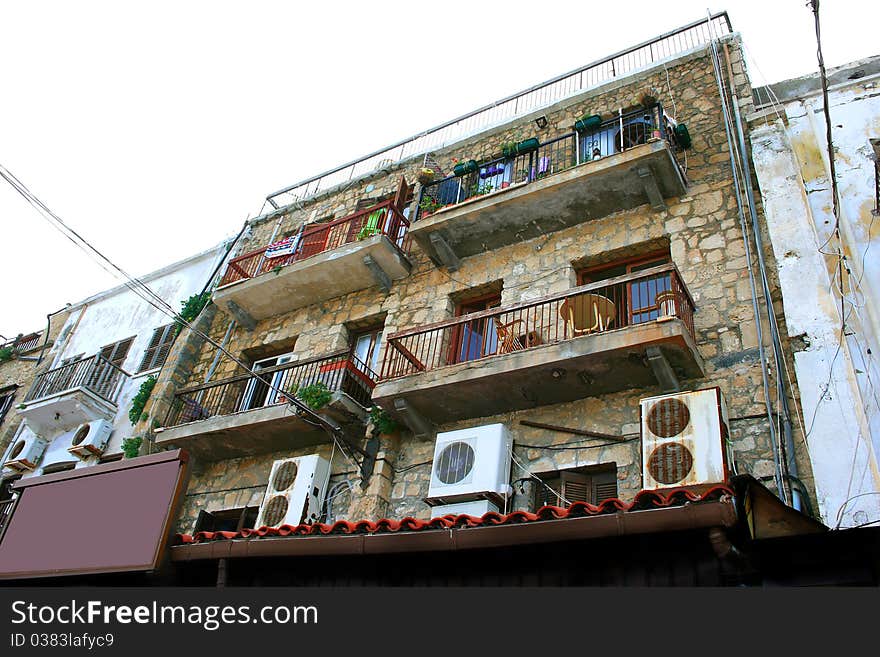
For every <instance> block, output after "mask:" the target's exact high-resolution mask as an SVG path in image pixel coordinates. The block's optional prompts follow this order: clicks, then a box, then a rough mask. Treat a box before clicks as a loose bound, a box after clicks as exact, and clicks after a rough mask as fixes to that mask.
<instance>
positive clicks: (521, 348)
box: [141, 23, 815, 533]
mask: <svg viewBox="0 0 880 657" xmlns="http://www.w3.org/2000/svg"><path fill="white" fill-rule="evenodd" d="M719 25H721V24H720V23H716V24H715V26H714V27H715V29H718V30H719V31H720V32H726V30H723V26H721V27H719ZM705 27H706V26H705V25H704V26H703V29H705ZM707 44H708V40H707V39H704V40H703V41H701V42H699V43H696V42H695V41H692V42H691V46H690V47H688V46H687V45H683V46H680V47H679V51H678V52H675V53H674V54H672V55H671V56H668V57H666V58H661V57H660V56H655V57H656V60H657V61H654V62H653V63H652V62H651V61H650V59H648V60H647V61H645V59H644V58H645V54H644V51H645V49H643V52H640V53H637V54H636V55H635V56H640V57H642V58H643V59H642V60H641V61H640V62H637V63H636V64H633V63H632V62H630V64H629V67H630V69H631V70H630V71H629V72H625V73H623V74H620V73H618V74H616V75H614V76H613V77H612V76H607V77H608V78H609V79H607V80H604V81H601V82H599V83H596V84H586V85H585V86H586V87H588V88H587V89H585V90H584V91H582V92H579V93H574V94H569V95H568V96H567V97H565V98H563V99H561V100H559V101H557V102H555V103H553V104H551V105H549V106H544V107H540V108H539V109H536V110H535V111H532V112H526V113H520V115H519V116H516V117H515V118H514V119H513V120H509V121H506V122H502V123H501V124H499V125H496V126H493V127H491V128H489V129H485V130H481V131H477V132H476V133H475V134H473V135H470V136H466V137H464V138H461V139H458V140H454V141H453V143H450V144H449V145H447V146H444V147H442V148H435V149H433V150H432V151H431V152H430V155H429V157H428V158H425V157H424V156H423V155H421V154H420V155H417V156H413V157H409V158H403V159H401V160H399V161H393V160H387V161H386V162H383V163H381V164H382V167H381V168H379V169H377V170H375V171H371V172H369V173H366V174H364V175H360V176H353V177H352V179H351V180H347V181H346V182H344V183H342V184H336V185H332V184H330V185H329V186H327V183H325V182H323V181H322V182H321V183H318V184H321V185H323V186H322V188H321V189H318V191H317V192H313V188H314V187H315V184H314V183H312V188H310V184H309V183H307V184H305V185H302V186H300V187H299V188H297V189H296V190H293V191H290V190H288V191H286V192H284V193H281V194H278V195H276V196H275V197H274V198H273V204H275V205H279V207H278V208H277V209H275V210H273V211H272V212H270V213H268V214H265V215H263V216H261V217H258V218H257V219H255V220H252V221H251V222H250V223H251V229H252V230H251V233H250V235H249V237H248V238H247V240H246V241H243V242H242V243H241V244H240V246H239V249H238V252H239V255H238V256H237V257H236V258H234V259H233V260H232V261H231V262H230V264H229V266H228V268H227V270H226V274H225V276H224V278H223V280H222V281H221V282H220V285H219V286H218V288H217V289H216V290H215V291H214V295H213V300H214V303H215V305H216V307H217V310H216V311H215V313H214V314H213V315H212V316H211V317H210V318H202V321H203V325H204V326H205V327H206V328H207V332H208V333H209V335H210V336H211V338H212V339H213V341H214V342H215V343H216V344H222V345H223V346H224V348H225V350H226V351H227V352H228V353H229V354H232V355H233V356H235V357H237V360H239V361H240V362H235V360H233V359H232V358H230V357H229V356H228V355H227V354H223V353H220V352H218V350H217V349H216V347H215V346H214V345H212V344H210V343H205V342H203V341H201V342H202V343H201V346H199V344H198V343H199V342H200V340H199V339H198V338H196V337H194V336H191V338H190V342H189V343H188V344H189V346H188V347H187V349H186V354H185V355H186V358H187V359H189V361H190V362H191V363H192V367H191V374H190V375H189V377H188V378H187V380H185V381H182V382H179V383H177V384H176V385H175V386H171V385H166V386H164V387H163V382H162V381H160V385H159V388H158V389H161V390H164V395H162V394H160V395H156V396H155V398H154V400H153V402H154V405H153V407H152V409H151V411H150V413H151V416H150V420H149V422H151V423H154V424H158V425H160V428H159V429H158V430H157V431H156V432H155V434H154V441H155V446H156V447H159V448H161V447H181V448H185V449H187V450H188V451H189V452H190V453H191V454H192V455H193V456H194V459H195V471H194V474H193V476H192V478H191V481H190V485H189V489H188V492H187V494H186V499H185V502H184V506H183V511H182V514H181V517H180V520H179V523H178V525H177V527H178V530H179V531H181V532H183V533H192V532H195V531H198V530H203V529H212V528H215V527H216V528H221V527H223V528H227V529H230V528H231V529H234V528H236V527H247V526H250V524H251V523H253V522H255V520H256V513H257V508H258V507H259V506H260V503H261V501H262V500H263V496H264V493H265V491H266V485H267V482H268V479H269V475H270V470H271V469H272V464H273V463H274V462H275V461H277V460H280V459H284V458H288V457H295V456H302V455H307V454H318V455H320V456H321V457H323V458H324V459H326V460H328V461H330V463H331V466H330V468H331V472H330V478H329V484H328V491H329V492H328V494H327V503H326V505H325V508H324V512H325V513H324V514H323V516H322V517H323V518H324V519H325V520H326V521H327V522H332V521H334V520H340V519H343V520H350V521H356V520H360V519H378V518H385V517H387V518H397V519H400V518H404V517H408V516H411V517H415V518H418V519H428V518H430V517H431V512H432V510H431V506H430V505H429V504H427V503H426V502H425V499H426V498H427V497H428V495H429V485H430V480H431V471H432V459H433V455H434V447H435V438H436V435H437V433H443V432H448V431H454V430H456V429H461V428H467V427H474V426H478V425H489V424H496V423H501V424H503V425H504V426H505V427H507V430H508V431H509V432H510V435H511V437H512V441H513V464H512V470H511V475H510V483H511V485H512V492H513V494H512V496H510V497H509V498H508V499H506V500H504V501H499V502H498V504H499V511H502V512H503V511H505V510H507V511H511V510H534V509H535V508H537V506H541V505H543V504H544V503H546V502H554V503H560V498H559V497H558V496H556V497H554V494H553V492H552V491H548V490H547V486H545V484H547V485H548V486H549V487H550V488H553V490H554V491H556V493H558V494H561V493H562V488H561V486H562V484H561V481H563V480H565V479H567V478H568V477H567V476H570V475H574V477H573V478H572V479H576V480H577V481H579V482H586V485H587V486H588V488H590V490H588V491H586V492H585V493H583V497H581V498H578V499H583V500H585V501H589V502H598V501H601V499H604V497H618V498H620V499H621V500H624V501H631V500H632V499H633V498H634V496H635V495H636V493H638V492H639V491H640V490H641V489H642V488H643V481H642V470H641V444H640V441H639V435H640V404H639V402H640V399H642V398H646V397H651V396H656V395H660V394H662V393H665V392H672V391H677V390H682V391H687V390H698V389H706V388H712V387H716V386H717V387H718V388H720V390H721V392H722V394H723V396H724V398H725V400H726V404H727V409H728V413H729V416H730V423H729V425H730V443H729V444H730V447H731V450H732V462H731V464H730V466H731V468H734V467H735V469H736V471H737V472H739V473H749V474H751V475H753V476H754V477H755V478H758V479H760V480H761V481H763V482H765V483H767V484H768V485H769V486H770V487H771V488H775V485H776V481H778V478H777V477H775V474H776V473H777V466H776V465H775V462H776V461H780V460H783V459H781V458H780V456H779V450H780V448H779V447H777V448H776V449H775V451H776V453H774V446H773V439H772V438H771V430H770V427H769V426H768V419H767V406H766V405H765V397H764V394H765V393H764V388H763V386H762V367H761V361H760V357H759V349H758V346H759V345H758V337H757V336H758V330H757V326H756V322H757V321H763V322H764V323H765V324H767V321H766V318H764V319H763V320H756V317H755V314H754V310H753V303H752V294H751V290H750V286H749V276H748V263H747V258H746V245H745V243H744V238H743V232H742V230H741V224H740V221H739V218H738V211H737V200H736V194H735V188H734V179H733V177H732V173H731V165H730V152H729V150H728V141H727V137H726V133H725V125H724V116H723V113H722V110H721V100H720V96H719V80H718V79H717V77H716V74H715V70H714V66H713V59H712V49H711V48H709V47H708V45H707ZM718 44H719V45H718V49H719V50H718V55H719V61H720V62H721V65H722V66H723V67H724V68H723V69H722V75H721V84H722V85H723V86H724V88H725V90H727V89H728V88H732V90H733V93H734V94H735V96H736V98H737V99H738V103H739V110H740V112H741V113H742V114H743V116H745V114H746V113H749V112H751V111H752V109H753V107H752V89H751V87H750V83H749V79H748V76H747V73H746V70H745V67H744V64H743V58H742V52H741V48H740V42H739V38H738V36H736V35H732V34H727V35H725V36H722V37H721V39H720V41H718ZM663 47H665V48H670V47H674V46H673V45H671V44H670V43H668V42H666V43H662V44H658V43H655V44H654V45H653V46H648V48H647V52H654V53H656V52H662V48H663ZM726 58H729V64H728V63H726V62H725V59H726ZM620 61H623V60H622V59H621V60H620ZM617 63H618V68H619V66H620V63H619V61H618V62H617ZM603 66H604V67H605V68H609V67H613V66H614V62H612V61H611V60H608V61H607V62H605V63H604V64H603ZM596 68H597V70H598V68H600V67H596ZM728 72H729V73H730V75H728ZM594 73H595V72H594V71H592V70H591V71H589V72H587V73H586V74H584V75H590V74H594ZM728 102H729V101H728ZM594 115H598V117H599V118H598V119H592V121H593V122H596V121H598V123H595V125H590V122H589V121H587V122H586V124H578V127H580V128H583V129H582V130H580V131H578V130H577V129H576V123H577V122H579V121H580V120H581V119H586V118H587V117H591V116H594ZM676 125H684V126H686V129H687V133H688V134H687V135H686V136H684V133H683V132H681V130H682V129H681V128H679V130H678V131H676V129H675V126H676ZM655 130H658V131H659V132H654V131H655ZM688 137H689V140H690V142H691V143H689V144H686V143H685V140H686V139H687V138H688ZM531 138H534V140H535V141H534V142H532V145H533V146H534V145H535V144H537V145H538V147H537V150H533V151H531V152H529V151H528V150H527V149H528V148H529V144H528V143H526V144H525V145H524V146H523V147H522V148H521V150H523V151H525V153H524V154H523V153H520V154H513V155H511V156H509V157H507V156H505V155H504V154H503V151H505V146H506V145H507V144H508V143H509V142H514V143H520V142H527V140H529V139H531ZM685 146H687V147H685ZM594 149H598V151H595V150H594ZM594 153H595V155H596V157H594ZM376 161H377V158H374V159H373V160H372V164H373V166H375V164H376ZM470 161H474V164H470V165H468V163H469V162H470ZM426 164H427V165H428V167H429V168H430V167H433V169H434V174H435V175H434V179H433V180H432V181H430V182H429V181H428V180H427V179H426V180H425V182H416V180H417V178H418V177H419V172H420V170H421V169H423V168H425V166H426ZM367 165H370V163H369V162H368V163H367ZM457 165H458V167H459V171H461V170H462V169H467V168H468V166H470V167H471V168H472V169H473V170H472V171H471V172H469V173H467V172H466V173H464V175H461V176H456V175H454V169H455V167H456V166H457ZM575 165H577V166H575ZM474 167H476V168H474ZM342 173H344V174H348V171H344V172H342ZM327 178H330V179H331V182H332V175H331V176H327ZM325 187H326V188H325ZM295 195H297V197H296V198H295V197H294V196H295ZM285 202H286V204H285ZM443 206H445V207H443ZM373 217H380V218H381V219H380V220H377V222H378V223H374V224H373V225H372V226H371V225H370V223H369V222H370V221H371V218H373ZM285 239H288V240H289V242H293V243H294V244H295V249H296V250H295V253H294V255H282V256H279V257H274V258H268V257H266V253H265V248H266V247H267V245H270V244H273V245H276V246H274V247H273V248H279V247H278V246H277V245H278V243H280V242H282V240H285ZM284 246H285V245H284V244H281V247H280V248H281V251H282V253H284ZM752 250H754V247H752ZM765 257H766V258H767V259H768V260H770V261H771V262H772V259H773V254H772V253H770V252H769V251H768V253H767V254H766V256H765ZM640 272H646V273H644V274H642V273H640ZM771 285H773V292H774V308H773V312H774V313H775V317H776V321H777V322H778V323H779V324H780V325H781V326H784V325H785V316H784V314H783V312H782V307H783V304H784V301H783V300H782V299H781V298H780V296H779V294H778V288H777V287H776V282H775V278H772V279H771ZM580 286H587V287H586V288H582V287H580ZM590 292H593V293H596V294H597V295H598V296H600V297H604V301H603V302H602V303H605V302H608V305H607V306H603V308H602V309H599V308H597V309H596V312H595V313H594V314H593V315H590V312H589V309H588V310H587V311H585V312H586V313H587V315H588V317H587V318H586V319H585V320H584V321H585V322H586V323H587V324H590V323H591V324H592V325H587V326H585V325H582V324H580V323H578V322H579V320H578V319H577V318H574V317H568V318H567V316H566V313H567V312H568V310H569V309H573V310H574V312H581V311H579V310H578V308H579V307H581V306H584V307H587V306H589V303H584V300H585V299H587V298H588V297H586V296H585V295H587V294H589V293H590ZM664 292H665V293H666V294H663V293H664ZM590 298H592V297H590ZM664 299H673V301H672V302H671V303H669V304H668V305H664ZM760 303H761V300H759V304H760ZM661 306H662V307H661ZM658 317H659V318H660V320H659V321H658V319H657V318H658ZM567 319H574V321H573V323H567V322H566V320H567ZM593 320H596V321H593ZM768 332H769V328H768V327H767V326H765V327H764V335H765V336H766V335H767V334H768ZM182 344H183V343H181V345H182ZM181 348H183V347H181ZM783 349H785V350H786V353H788V354H789V356H790V345H789V344H787V343H784V344H783ZM353 359H354V360H353ZM242 363H244V364H245V365H247V366H248V367H253V368H265V369H266V371H267V372H268V374H267V376H270V377H271V378H272V380H271V383H272V384H273V386H274V385H276V384H277V386H278V387H277V388H273V389H271V390H268V391H267V386H266V385H265V383H264V384H259V383H255V382H254V381H253V380H249V379H248V375H247V372H246V371H245V370H244V369H243V367H242ZM183 369H184V370H185V369H186V368H183ZM338 372H341V373H342V374H341V375H340V376H335V375H334V373H338ZM168 376H170V374H169V375H168ZM322 377H323V378H322ZM178 378H179V377H178ZM317 379H321V380H323V381H327V382H328V383H329V387H330V388H331V392H337V393H345V394H341V395H340V394H336V395H334V398H333V400H332V401H331V402H330V403H329V404H328V405H327V406H326V407H325V408H324V409H323V410H322V412H323V413H325V414H326V415H327V416H328V417H330V418H331V419H333V420H334V421H335V422H337V423H338V424H339V425H340V426H343V427H344V430H345V435H346V436H347V439H348V442H339V441H336V442H334V441H332V440H330V439H328V436H327V433H326V432H325V431H321V430H316V429H315V427H313V426H310V425H309V424H308V423H307V422H306V421H305V420H304V419H303V418H301V417H299V416H298V415H297V414H296V413H294V412H292V411H291V409H290V408H289V407H288V406H287V405H286V404H283V403H282V404H275V403H274V402H278V401H283V399H282V397H281V396H278V394H277V393H278V391H279V390H281V389H284V390H286V391H294V390H295V389H296V385H306V384H307V383H308V382H313V381H315V380H317ZM261 386H262V390H260V389H259V388H260V387H261ZM770 394H771V396H772V395H773V394H774V393H773V391H771V392H770ZM788 394H789V395H790V399H789V400H788V402H789V403H790V404H792V405H797V404H798V403H799V401H798V391H797V389H789V390H788ZM770 404H771V406H772V407H773V408H776V407H777V400H776V399H773V398H771V400H770ZM375 405H378V406H380V407H381V408H382V409H383V410H384V411H385V412H386V413H387V414H388V415H389V416H390V417H391V418H393V420H394V421H395V422H396V425H397V428H396V430H392V431H391V432H390V433H389V434H382V435H380V436H378V439H377V438H376V434H377V433H378V432H377V430H376V427H375V426H373V425H372V424H370V423H368V421H367V418H368V414H367V413H368V410H369V409H370V408H371V407H373V406H375ZM535 425H541V426H535ZM547 426H550V427H555V429H554V428H550V429H548V428H547ZM141 428H143V429H144V430H147V429H148V427H145V426H144V427H141ZM560 428H561V430H560ZM567 428H568V429H570V428H573V429H575V431H574V432H571V431H565V429H567ZM365 429H366V432H365ZM579 430H580V431H586V432H587V433H588V435H586V436H585V435H583V434H580V435H578V431H579ZM590 432H592V433H593V435H592V436H590V435H589V434H590ZM603 436H604V437H603ZM794 447H795V449H794V454H792V455H791V460H793V461H794V462H796V464H797V472H798V477H797V489H796V491H795V493H796V495H797V496H798V498H799V499H801V500H802V505H803V506H802V508H804V509H806V508H808V507H809V506H810V505H811V504H812V505H813V506H814V507H815V496H814V491H813V485H812V476H811V470H810V467H811V464H810V460H809V458H808V457H807V455H806V454H805V452H804V449H803V444H802V443H797V444H795V446H794ZM361 451H363V452H366V453H368V454H370V455H371V456H372V455H373V454H375V465H374V467H373V468H372V472H371V473H370V475H369V479H366V478H365V477H366V475H365V473H364V472H363V468H362V467H361V466H362V462H363V460H364V459H363V455H362V454H361V453H360V452H361ZM536 477H537V478H536ZM539 479H540V480H541V481H542V482H544V483H540V482H538V480H539ZM789 485H793V484H790V483H786V487H788V486H789ZM574 488H575V487H574V486H571V485H570V486H569V494H570V495H573V494H574V493H572V491H573V490H574ZM548 495H549V496H550V497H548ZM563 498H564V495H563ZM489 508H491V507H489ZM248 514H249V515H248Z"/></svg>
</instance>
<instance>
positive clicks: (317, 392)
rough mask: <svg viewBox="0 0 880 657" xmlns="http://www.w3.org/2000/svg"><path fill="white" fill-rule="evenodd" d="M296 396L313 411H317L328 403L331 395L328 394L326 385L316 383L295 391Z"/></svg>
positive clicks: (328, 390)
mask: <svg viewBox="0 0 880 657" xmlns="http://www.w3.org/2000/svg"><path fill="white" fill-rule="evenodd" d="M296 396H297V397H299V398H300V399H302V400H303V401H304V402H305V403H306V405H307V406H308V407H309V408H311V409H312V410H313V411H317V410H318V409H319V408H321V407H323V406H326V405H327V404H329V403H330V400H331V399H332V398H333V393H331V392H330V389H329V388H327V386H326V385H324V384H323V383H321V382H320V381H318V382H317V383H312V384H310V385H307V386H303V387H302V388H300V389H299V390H297V391H296Z"/></svg>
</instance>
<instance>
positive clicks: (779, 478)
mask: <svg viewBox="0 0 880 657" xmlns="http://www.w3.org/2000/svg"><path fill="white" fill-rule="evenodd" d="M710 45H711V50H712V64H713V68H714V71H715V81H716V82H717V83H718V96H719V98H720V99H721V111H722V114H723V115H724V132H725V134H726V135H727V149H728V151H729V152H730V169H731V172H732V173H733V185H734V189H735V191H736V207H737V213H738V215H739V223H740V229H741V231H742V236H743V245H744V247H745V252H746V266H747V268H748V270H749V286H750V288H751V292H752V312H753V313H754V316H755V332H756V335H757V339H758V354H759V357H760V359H761V378H762V384H763V388H764V406H765V408H766V409H767V418H768V420H769V423H768V427H769V431H770V440H771V443H772V452H773V465H774V471H775V477H774V480H775V483H776V490H777V491H778V492H779V496H780V498H781V499H782V501H783V502H785V503H786V504H787V503H788V495H787V494H786V490H785V485H784V484H783V472H782V461H781V458H780V454H779V442H778V440H777V437H776V428H775V426H774V422H773V407H772V405H771V402H770V379H769V376H768V374H767V358H766V353H765V351H764V330H763V328H762V326H761V312H760V309H759V308H758V293H757V290H756V288H755V278H754V273H753V272H752V265H751V262H752V256H751V249H750V248H749V239H748V229H747V228H746V218H745V213H744V212H743V204H742V195H741V192H740V181H739V173H738V171H737V165H736V152H735V150H734V145H733V137H732V136H731V134H730V124H731V119H730V114H729V112H728V108H727V99H726V96H725V95H724V86H723V85H722V81H721V63H720V61H719V58H718V52H717V50H716V48H715V39H714V38H713V39H712V40H711V41H710ZM731 96H734V94H731ZM747 186H748V184H747ZM770 314H771V315H772V306H771V307H770Z"/></svg>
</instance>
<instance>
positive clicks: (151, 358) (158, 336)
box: [137, 323, 175, 372]
mask: <svg viewBox="0 0 880 657" xmlns="http://www.w3.org/2000/svg"><path fill="white" fill-rule="evenodd" d="M174 337H175V334H174V324H173V323H172V324H167V325H165V326H160V327H158V328H156V329H154V330H153V336H152V337H151V338H150V344H149V345H148V346H147V349H146V351H144V357H143V358H142V359H141V364H140V367H138V370H137V371H138V372H143V371H145V370H151V369H153V368H154V367H161V366H162V365H163V363H165V359H166V358H167V357H168V352H169V351H171V345H172V344H174Z"/></svg>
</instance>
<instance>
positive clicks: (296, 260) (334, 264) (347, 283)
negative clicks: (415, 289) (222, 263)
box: [213, 198, 411, 320]
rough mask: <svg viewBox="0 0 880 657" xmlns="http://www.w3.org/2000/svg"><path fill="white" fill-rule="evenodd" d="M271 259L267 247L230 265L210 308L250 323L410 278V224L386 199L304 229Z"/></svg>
mask: <svg viewBox="0 0 880 657" xmlns="http://www.w3.org/2000/svg"><path fill="white" fill-rule="evenodd" d="M289 239H290V242H289V246H288V247H287V248H286V249H281V250H280V253H282V255H278V256H275V257H272V253H277V252H279V251H277V250H274V251H272V252H269V253H267V250H268V249H269V246H271V245H267V246H265V247H263V248H261V249H257V250H255V251H251V252H250V253H245V254H244V255H240V256H238V257H236V258H233V259H232V260H230V261H229V264H228V266H227V268H226V272H225V274H224V275H223V278H222V279H221V281H220V285H219V286H218V288H217V289H216V290H215V292H214V296H213V300H214V303H216V304H217V305H219V306H220V307H222V308H225V309H226V310H227V311H229V312H230V314H232V315H233V316H235V315H236V314H237V313H238V311H239V310H241V311H243V312H244V313H246V314H247V315H248V316H249V317H250V318H251V319H253V320H260V319H265V318H267V317H272V316H273V315H277V314H281V313H285V312H289V311H291V310H294V309H296V308H300V307H302V306H306V305H310V304H313V303H317V302H319V301H323V300H325V299H331V298H333V297H338V296H341V295H343V294H349V293H351V292H356V291H358V290H363V289H366V288H368V287H371V286H373V285H379V286H380V287H382V288H383V289H385V290H388V289H390V286H391V283H392V281H395V280H399V279H401V278H404V277H405V276H407V275H408V274H409V271H410V267H411V265H410V262H409V260H408V258H407V255H408V253H409V220H408V219H407V218H406V217H405V216H404V210H403V208H402V203H401V202H400V200H399V198H398V199H389V200H388V201H385V202H383V203H379V204H377V205H374V206H372V207H369V208H366V209H364V210H360V211H358V212H355V213H354V214H351V215H348V216H346V217H343V218H341V219H336V220H334V221H329V222H327V223H318V224H311V225H308V226H306V227H305V228H304V229H303V230H302V231H301V233H300V234H298V235H296V236H292V237H291V238H289Z"/></svg>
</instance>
